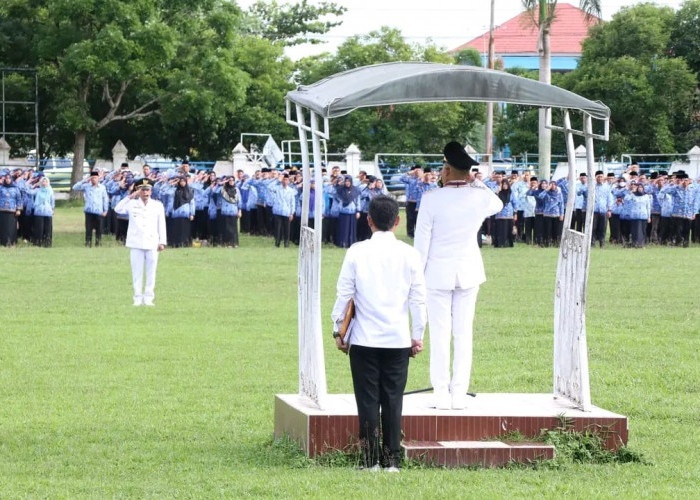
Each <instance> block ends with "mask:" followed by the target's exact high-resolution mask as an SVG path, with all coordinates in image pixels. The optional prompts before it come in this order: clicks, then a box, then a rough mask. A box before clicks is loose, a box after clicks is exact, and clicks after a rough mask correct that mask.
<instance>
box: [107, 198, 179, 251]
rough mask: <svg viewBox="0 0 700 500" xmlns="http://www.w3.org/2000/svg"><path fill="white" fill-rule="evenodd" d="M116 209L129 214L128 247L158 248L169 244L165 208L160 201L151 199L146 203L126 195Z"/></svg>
mask: <svg viewBox="0 0 700 500" xmlns="http://www.w3.org/2000/svg"><path fill="white" fill-rule="evenodd" d="M114 211H115V212H119V213H128V214H129V229H128V230H127V232H126V246H127V247H129V248H139V249H141V250H156V249H157V248H158V245H165V244H167V241H168V239H167V236H166V232H165V209H164V208H163V204H162V203H161V202H160V201H158V200H153V199H150V200H148V203H146V204H144V203H143V201H141V199H140V198H136V199H134V200H132V199H130V198H129V197H126V198H124V199H123V200H121V201H120V202H119V203H117V206H116V207H115V209H114Z"/></svg>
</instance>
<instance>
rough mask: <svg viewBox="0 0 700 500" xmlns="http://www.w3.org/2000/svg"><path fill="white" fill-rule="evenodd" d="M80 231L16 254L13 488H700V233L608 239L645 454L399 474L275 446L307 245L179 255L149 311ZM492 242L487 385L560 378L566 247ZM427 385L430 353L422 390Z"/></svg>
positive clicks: (135, 493) (603, 396) (594, 327)
mask: <svg viewBox="0 0 700 500" xmlns="http://www.w3.org/2000/svg"><path fill="white" fill-rule="evenodd" d="M402 234H403V231H402ZM401 237H403V236H401ZM82 242H83V235H82V212H81V208H80V207H64V208H60V209H59V210H58V211H57V214H56V217H55V243H54V247H53V248H51V249H38V248H33V247H30V246H27V245H20V246H18V247H17V248H13V249H0V497H1V498H17V497H32V498H33V497H49V498H74V497H94V498H106V497H138V498H144V497H146V498H147V497H157V498H163V497H187V498H212V497H224V498H241V497H263V498H297V497H311V498H341V497H347V498H399V497H402V498H448V497H449V498H458V497H460V498H461V497H467V498H539V497H548V498H585V499H588V498H639V497H649V498H692V497H695V498H698V497H699V496H700V479H699V478H700V451H699V450H698V448H699V447H700V431H699V430H698V429H700V416H699V414H700V392H699V391H698V386H699V385H700V247H697V246H695V247H691V248H689V249H682V248H680V249H679V248H651V247H650V248H646V249H643V250H623V249H619V248H606V249H604V250H602V251H601V250H599V249H595V250H594V252H593V257H592V262H591V269H590V286H589V296H588V308H587V325H588V346H589V360H590V371H591V392H592V398H593V403H594V404H595V405H597V406H600V407H603V408H606V409H608V410H611V411H614V412H618V413H622V414H625V415H627V416H629V418H630V441H629V446H630V448H631V449H632V450H633V451H635V452H638V453H641V454H643V456H644V459H645V461H646V463H632V464H617V465H593V464H573V463H562V464H560V466H559V467H541V468H509V469H476V470H472V469H461V470H443V469H430V468H426V469H407V470H404V471H402V473H401V474H398V475H392V474H367V473H360V472H358V471H355V470H354V469H353V468H351V467H350V466H345V467H329V466H324V465H318V464H316V463H314V462H311V461H308V460H306V459H304V457H303V456H302V455H300V454H298V453H295V452H294V451H293V450H291V449H290V446H280V445H279V444H274V443H273V442H272V433H273V425H274V408H273V402H274V395H275V394H276V393H295V392H296V391H297V256H298V255H297V249H296V248H290V249H277V248H274V246H273V244H272V241H271V240H269V239H263V238H251V237H247V236H244V237H242V238H241V244H240V247H239V248H237V249H219V248H190V249H179V250H166V251H165V252H164V253H163V254H161V260H160V263H159V267H158V283H157V287H156V307H155V308H145V307H141V308H135V307H133V306H132V305H131V302H132V301H131V284H130V268H129V254H128V250H126V249H125V248H123V247H121V246H118V245H115V244H114V242H113V240H112V239H111V238H105V245H104V246H103V247H102V248H92V249H86V248H84V247H83V245H82ZM343 255H344V251H343V250H340V249H336V248H331V247H328V248H324V252H323V304H322V307H323V311H324V315H325V317H324V323H323V324H324V327H328V332H327V333H328V335H326V336H325V338H324V340H325V343H326V369H327V376H328V386H329V387H328V389H329V392H332V393H337V392H343V393H349V392H352V384H351V380H350V376H349V368H348V360H347V357H345V356H344V355H342V354H341V353H339V352H337V351H336V350H335V349H334V346H333V343H332V341H331V340H332V339H331V337H330V320H329V319H328V316H329V311H330V308H331V307H332V303H333V300H334V290H335V279H336V277H337V273H338V270H339V268H340V264H341V262H342V258H343ZM483 255H484V260H485V264H486V269H487V276H488V282H487V283H486V284H485V285H484V286H483V287H482V290H481V293H480V296H479V301H478V307H477V317H476V325H475V358H474V370H473V378H472V385H471V389H472V390H473V391H474V392H477V393H480V392H550V391H551V386H552V322H553V319H552V318H553V305H552V304H553V293H554V292H553V290H554V276H555V271H556V258H557V251H556V250H555V249H536V248H528V247H525V246H522V245H521V246H517V247H516V248H514V249H493V248H485V249H484V250H483ZM428 345H429V341H428ZM429 385H430V383H429V377H428V353H427V352H425V353H423V354H422V355H420V356H419V357H418V358H417V359H416V360H414V361H412V363H411V367H410V375H409V382H408V389H419V388H423V387H427V386H429Z"/></svg>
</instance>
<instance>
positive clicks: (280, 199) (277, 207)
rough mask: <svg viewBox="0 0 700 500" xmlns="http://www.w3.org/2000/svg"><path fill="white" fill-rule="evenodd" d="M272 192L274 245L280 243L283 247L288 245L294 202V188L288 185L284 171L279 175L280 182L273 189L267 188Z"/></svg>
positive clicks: (277, 245)
mask: <svg viewBox="0 0 700 500" xmlns="http://www.w3.org/2000/svg"><path fill="white" fill-rule="evenodd" d="M268 193H272V199H271V200H270V201H271V202H272V215H273V217H274V227H275V230H274V234H275V246H276V247H279V246H280V244H281V243H283V244H284V248H288V247H289V237H290V223H291V222H292V219H293V218H294V209H295V202H296V189H294V188H293V187H291V186H290V185H289V174H287V173H286V172H285V173H283V174H282V176H281V183H280V185H279V186H277V187H276V188H275V189H272V190H268Z"/></svg>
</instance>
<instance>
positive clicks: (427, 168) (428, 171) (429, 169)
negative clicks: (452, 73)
mask: <svg viewBox="0 0 700 500" xmlns="http://www.w3.org/2000/svg"><path fill="white" fill-rule="evenodd" d="M432 171H433V169H432V168H430V167H425V170H423V172H425V173H426V174H428V173H430V172H432Z"/></svg>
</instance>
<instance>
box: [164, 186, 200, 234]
mask: <svg viewBox="0 0 700 500" xmlns="http://www.w3.org/2000/svg"><path fill="white" fill-rule="evenodd" d="M194 213H195V205H194V190H193V189H192V188H191V187H190V186H189V185H188V177H186V176H184V175H181V176H180V177H177V183H176V185H175V190H174V192H173V194H172V212H171V217H172V231H173V234H172V237H170V235H168V239H169V241H171V242H172V243H171V246H172V247H174V248H178V247H188V246H191V245H192V221H193V220H194Z"/></svg>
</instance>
